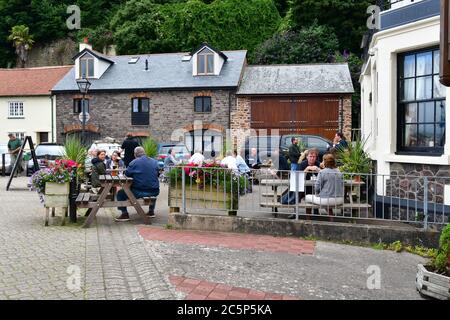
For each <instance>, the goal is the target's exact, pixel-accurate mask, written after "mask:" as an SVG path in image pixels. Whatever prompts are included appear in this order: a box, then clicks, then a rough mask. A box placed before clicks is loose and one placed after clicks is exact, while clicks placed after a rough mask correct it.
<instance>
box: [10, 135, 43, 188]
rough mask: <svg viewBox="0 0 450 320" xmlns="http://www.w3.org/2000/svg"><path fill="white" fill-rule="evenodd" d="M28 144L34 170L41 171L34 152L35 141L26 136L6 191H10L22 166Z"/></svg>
mask: <svg viewBox="0 0 450 320" xmlns="http://www.w3.org/2000/svg"><path fill="white" fill-rule="evenodd" d="M27 142H28V144H29V146H30V150H31V157H32V158H33V165H34V170H35V171H37V170H39V164H38V161H37V158H36V152H34V146H33V140H32V139H31V137H30V136H26V137H25V139H24V140H23V143H22V146H21V147H20V150H19V154H18V156H17V159H16V162H15V163H14V167H13V169H12V171H11V173H10V175H9V181H8V184H7V185H6V191H9V186H10V185H11V181H12V179H14V175H15V173H16V171H17V170H18V169H19V164H21V162H22V156H23V150H24V149H25V146H26V144H27ZM25 170H26V169H25Z"/></svg>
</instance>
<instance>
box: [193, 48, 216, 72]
mask: <svg viewBox="0 0 450 320" xmlns="http://www.w3.org/2000/svg"><path fill="white" fill-rule="evenodd" d="M197 74H198V75H210V74H214V52H212V51H211V50H209V49H208V48H204V49H203V50H202V51H200V52H199V53H198V54H197Z"/></svg>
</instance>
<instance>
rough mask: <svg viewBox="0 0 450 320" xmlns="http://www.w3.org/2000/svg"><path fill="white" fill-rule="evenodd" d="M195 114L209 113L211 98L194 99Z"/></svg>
mask: <svg viewBox="0 0 450 320" xmlns="http://www.w3.org/2000/svg"><path fill="white" fill-rule="evenodd" d="M194 110H195V112H211V97H195V98H194Z"/></svg>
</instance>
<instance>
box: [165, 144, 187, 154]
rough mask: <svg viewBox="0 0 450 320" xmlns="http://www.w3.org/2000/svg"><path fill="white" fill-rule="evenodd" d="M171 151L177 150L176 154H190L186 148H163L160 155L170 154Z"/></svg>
mask: <svg viewBox="0 0 450 320" xmlns="http://www.w3.org/2000/svg"><path fill="white" fill-rule="evenodd" d="M170 149H173V150H175V153H189V151H188V149H187V148H186V146H163V147H161V149H159V154H168V153H169V150H170Z"/></svg>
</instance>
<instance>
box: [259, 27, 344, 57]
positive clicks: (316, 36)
mask: <svg viewBox="0 0 450 320" xmlns="http://www.w3.org/2000/svg"><path fill="white" fill-rule="evenodd" d="M338 49H339V41H338V39H337V37H336V35H335V34H334V33H333V32H332V31H331V30H330V29H329V28H328V27H326V26H319V25H317V24H314V25H312V26H309V27H305V28H302V29H300V30H299V31H284V32H281V33H277V34H275V35H274V36H273V37H272V38H270V39H269V40H267V41H265V42H264V43H262V44H261V45H260V46H259V47H258V48H257V49H256V53H255V58H254V60H253V62H254V63H256V64H289V63H296V64H300V63H315V62H330V60H331V59H332V58H333V55H334V53H335V51H337V50H338Z"/></svg>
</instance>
